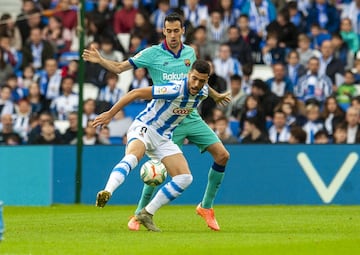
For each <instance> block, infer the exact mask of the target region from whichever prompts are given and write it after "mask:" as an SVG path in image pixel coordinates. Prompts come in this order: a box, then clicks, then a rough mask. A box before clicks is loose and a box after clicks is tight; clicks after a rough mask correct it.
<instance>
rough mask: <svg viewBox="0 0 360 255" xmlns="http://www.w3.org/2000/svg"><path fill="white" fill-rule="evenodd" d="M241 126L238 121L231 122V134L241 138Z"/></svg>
mask: <svg viewBox="0 0 360 255" xmlns="http://www.w3.org/2000/svg"><path fill="white" fill-rule="evenodd" d="M239 126H240V123H239V121H238V120H230V121H229V127H230V130H231V133H232V135H233V136H235V137H238V136H239Z"/></svg>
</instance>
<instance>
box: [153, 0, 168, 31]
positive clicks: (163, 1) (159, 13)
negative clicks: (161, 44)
mask: <svg viewBox="0 0 360 255" xmlns="http://www.w3.org/2000/svg"><path fill="white" fill-rule="evenodd" d="M171 11H172V10H171V7H170V1H169V0H158V1H157V9H156V10H155V11H154V12H153V13H151V15H150V21H151V23H152V24H153V25H154V26H155V30H156V33H157V37H158V38H162V37H163V28H164V20H165V17H166V16H167V15H168V14H170V13H171Z"/></svg>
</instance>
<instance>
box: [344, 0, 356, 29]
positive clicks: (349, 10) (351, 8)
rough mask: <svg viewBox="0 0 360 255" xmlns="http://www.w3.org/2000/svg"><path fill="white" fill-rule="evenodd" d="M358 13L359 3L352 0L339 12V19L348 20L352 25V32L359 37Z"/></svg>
mask: <svg viewBox="0 0 360 255" xmlns="http://www.w3.org/2000/svg"><path fill="white" fill-rule="evenodd" d="M359 12H360V1H359V0H354V1H351V3H350V4H348V5H346V6H345V8H344V9H343V10H342V12H341V18H342V19H344V18H349V19H350V20H351V24H352V30H353V31H354V32H355V33H356V34H357V35H360V26H359Z"/></svg>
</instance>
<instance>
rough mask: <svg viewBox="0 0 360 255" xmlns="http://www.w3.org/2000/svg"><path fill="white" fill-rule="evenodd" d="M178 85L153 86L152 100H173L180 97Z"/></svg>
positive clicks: (171, 83) (170, 83)
mask: <svg viewBox="0 0 360 255" xmlns="http://www.w3.org/2000/svg"><path fill="white" fill-rule="evenodd" d="M180 90H181V86H180V84H177V83H173V82H169V83H167V84H164V85H153V86H152V94H153V98H154V99H174V98H177V97H178V96H179V95H180Z"/></svg>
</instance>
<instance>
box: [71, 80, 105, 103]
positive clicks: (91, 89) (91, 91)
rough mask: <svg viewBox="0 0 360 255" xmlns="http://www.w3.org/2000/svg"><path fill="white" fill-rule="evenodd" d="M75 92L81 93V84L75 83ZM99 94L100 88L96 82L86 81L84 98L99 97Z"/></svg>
mask: <svg viewBox="0 0 360 255" xmlns="http://www.w3.org/2000/svg"><path fill="white" fill-rule="evenodd" d="M73 92H75V93H79V84H77V83H76V84H75V85H74V87H73ZM98 94H99V88H98V87H96V86H95V85H94V84H92V83H84V86H83V99H84V100H86V99H89V98H91V99H96V98H97V97H98Z"/></svg>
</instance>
